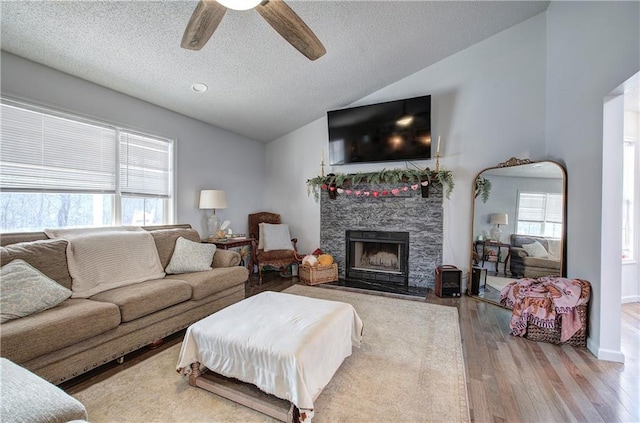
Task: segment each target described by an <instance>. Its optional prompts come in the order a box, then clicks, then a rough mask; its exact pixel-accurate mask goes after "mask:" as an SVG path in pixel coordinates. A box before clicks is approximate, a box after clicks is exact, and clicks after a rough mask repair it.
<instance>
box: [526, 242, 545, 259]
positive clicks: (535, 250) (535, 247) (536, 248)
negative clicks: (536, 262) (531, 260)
mask: <svg viewBox="0 0 640 423" xmlns="http://www.w3.org/2000/svg"><path fill="white" fill-rule="evenodd" d="M522 248H523V249H524V250H525V251H526V252H527V254H529V255H530V256H531V257H536V258H548V257H549V253H548V252H547V249H546V248H544V247H543V246H542V244H540V243H539V242H538V241H534V242H532V243H531V244H523V245H522Z"/></svg>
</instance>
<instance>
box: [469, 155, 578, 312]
mask: <svg viewBox="0 0 640 423" xmlns="http://www.w3.org/2000/svg"><path fill="white" fill-rule="evenodd" d="M536 163H551V164H554V165H556V166H557V167H558V169H560V171H561V172H562V196H563V202H562V241H561V244H560V245H561V248H562V252H561V254H560V276H562V277H566V275H567V171H566V169H565V168H564V166H563V165H562V164H561V163H559V162H557V161H554V160H537V161H533V160H529V159H518V158H515V157H512V158H510V159H509V160H507V161H506V162H502V163H498V165H497V166H492V167H487V168H485V169H482V170H481V171H480V172H478V173H477V174H476V176H475V177H474V179H473V180H472V184H471V251H470V254H469V278H468V288H467V295H469V296H471V297H473V298H477V299H480V300H483V301H487V302H490V303H493V304H497V305H500V304H499V301H494V300H492V299H487V298H484V297H483V296H481V295H476V294H473V293H472V271H473V268H474V267H477V266H475V265H474V259H473V254H474V252H475V242H476V239H475V238H476V237H475V235H474V226H475V214H476V201H482V198H481V196H482V194H481V192H479V188H478V186H477V184H476V181H477V180H478V178H479V177H480V175H482V174H483V173H484V172H486V171H488V170H494V169H502V168H512V167H518V166H526V165H532V164H536ZM507 243H510V242H509V241H508V242H507ZM506 265H507V263H505V266H506ZM509 265H510V263H509ZM505 271H506V269H505Z"/></svg>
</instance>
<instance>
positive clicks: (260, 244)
mask: <svg viewBox="0 0 640 423" xmlns="http://www.w3.org/2000/svg"><path fill="white" fill-rule="evenodd" d="M264 225H265V223H258V250H264Z"/></svg>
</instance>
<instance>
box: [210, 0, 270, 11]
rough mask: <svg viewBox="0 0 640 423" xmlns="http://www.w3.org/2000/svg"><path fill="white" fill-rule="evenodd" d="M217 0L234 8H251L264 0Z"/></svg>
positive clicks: (229, 7)
mask: <svg viewBox="0 0 640 423" xmlns="http://www.w3.org/2000/svg"><path fill="white" fill-rule="evenodd" d="M217 1H218V3H220V4H221V5H223V6H224V7H226V8H227V9H232V10H249V9H253V8H254V7H256V6H257V5H259V4H260V3H262V0H217Z"/></svg>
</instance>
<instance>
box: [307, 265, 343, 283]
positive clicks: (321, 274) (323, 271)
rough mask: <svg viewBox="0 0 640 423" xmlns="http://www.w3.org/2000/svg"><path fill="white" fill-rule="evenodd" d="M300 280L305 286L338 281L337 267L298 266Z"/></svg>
mask: <svg viewBox="0 0 640 423" xmlns="http://www.w3.org/2000/svg"><path fill="white" fill-rule="evenodd" d="M299 275H300V279H302V281H303V282H304V283H306V284H307V285H317V284H319V283H326V282H334V281H337V280H338V265H337V264H336V263H333V264H332V265H330V266H313V267H312V266H300V269H299Z"/></svg>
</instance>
